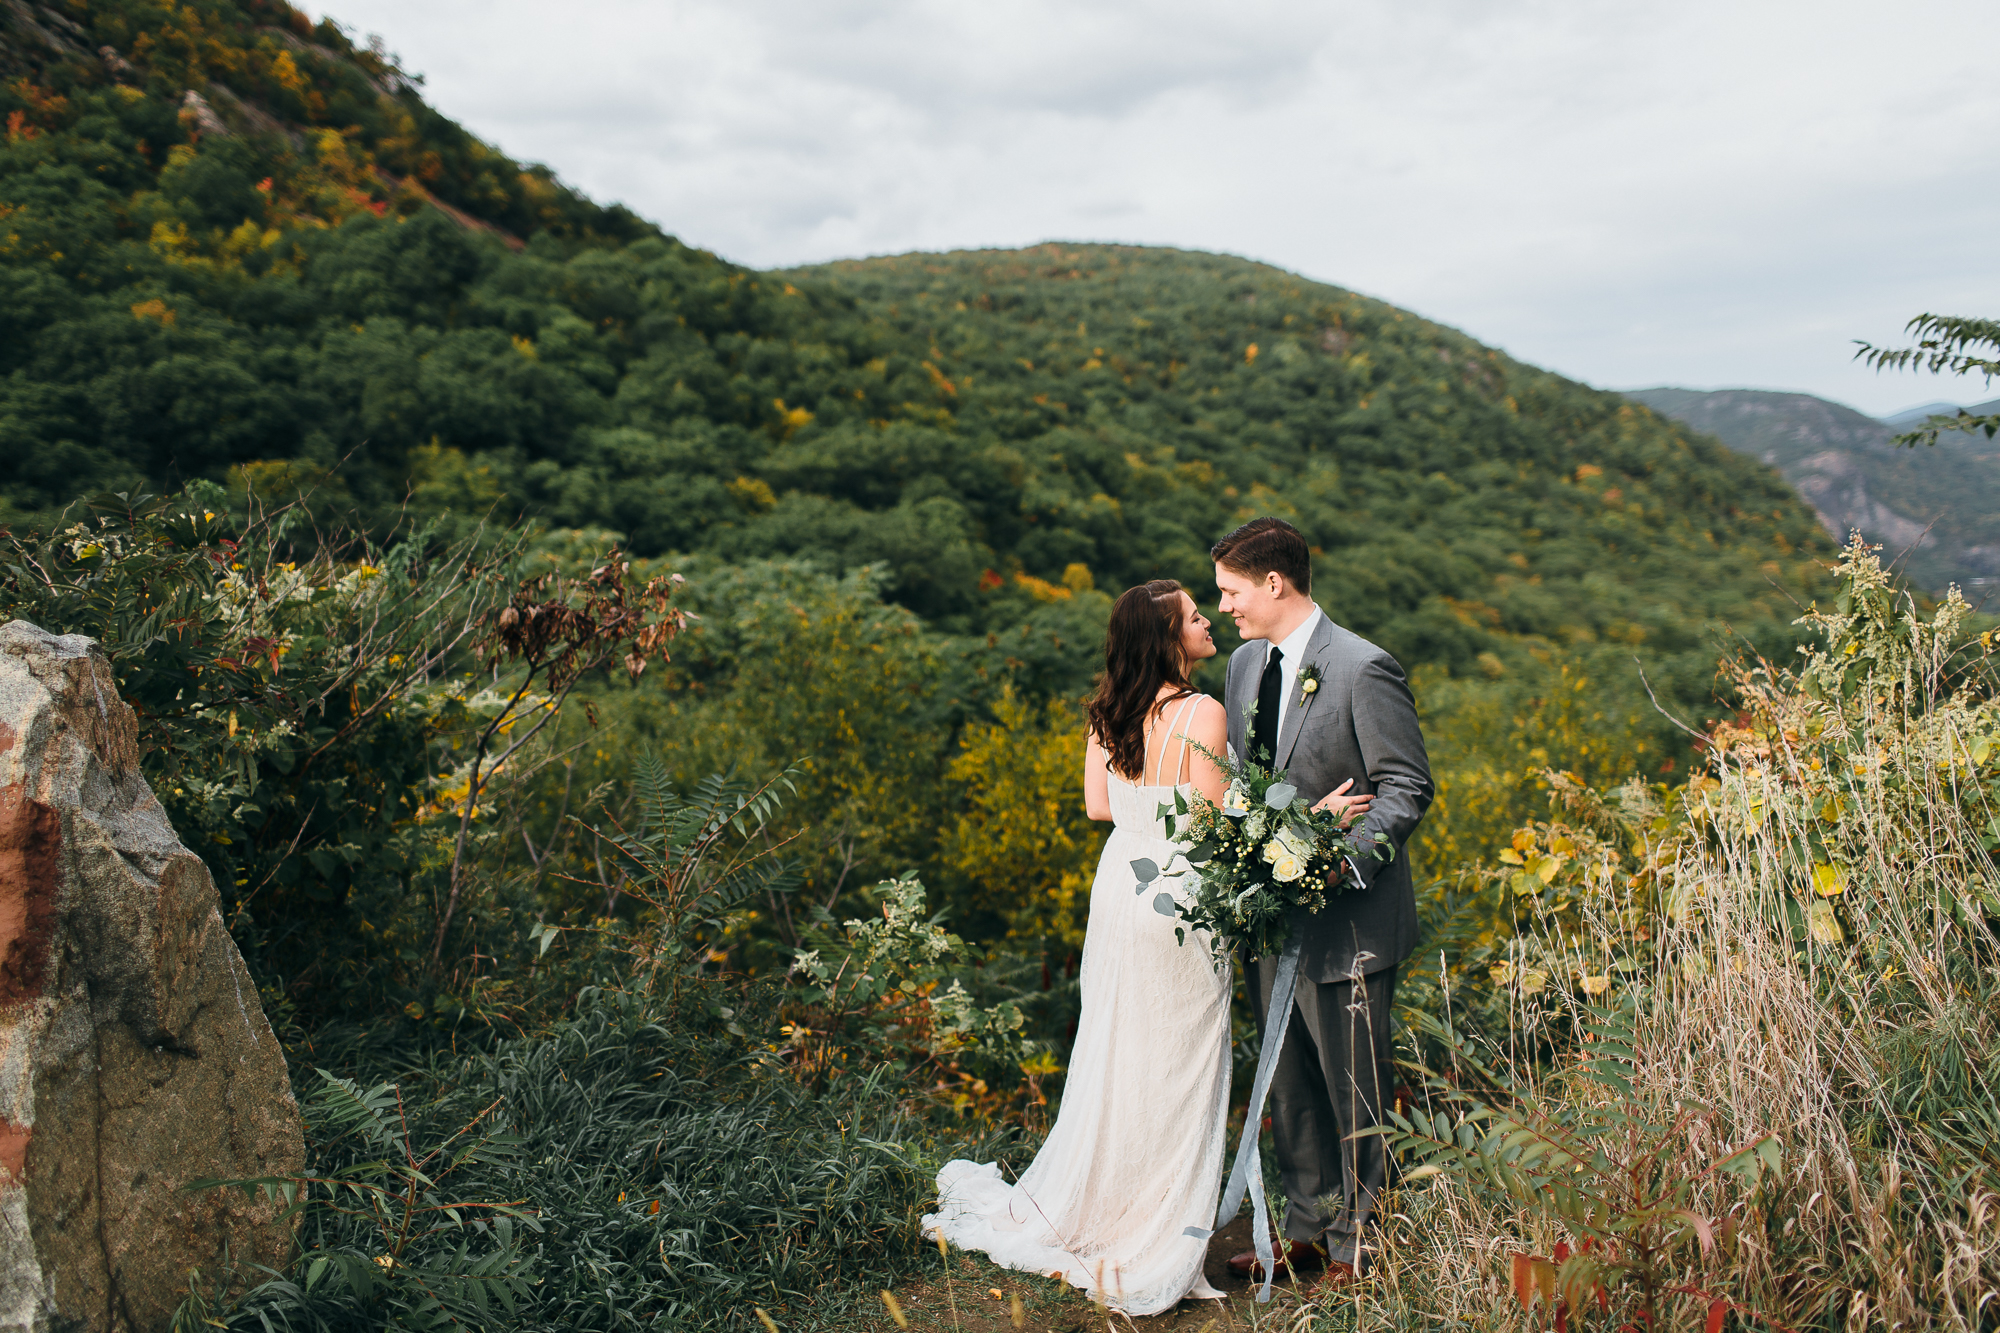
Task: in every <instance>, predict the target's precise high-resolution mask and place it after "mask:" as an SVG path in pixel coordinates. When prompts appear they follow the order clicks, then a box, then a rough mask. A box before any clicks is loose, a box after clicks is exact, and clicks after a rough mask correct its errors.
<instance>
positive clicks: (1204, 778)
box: [1187, 696, 1229, 805]
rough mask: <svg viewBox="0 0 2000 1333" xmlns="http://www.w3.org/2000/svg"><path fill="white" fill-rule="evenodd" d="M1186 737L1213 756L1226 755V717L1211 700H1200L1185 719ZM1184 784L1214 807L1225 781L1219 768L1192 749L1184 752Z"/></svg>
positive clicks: (1218, 803) (1227, 723) (1220, 799)
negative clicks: (1186, 719)
mask: <svg viewBox="0 0 2000 1333" xmlns="http://www.w3.org/2000/svg"><path fill="white" fill-rule="evenodd" d="M1187 738H1188V739H1189V740H1190V741H1193V742H1195V744H1197V745H1200V746H1202V747H1203V748H1205V749H1207V750H1209V751H1211V752H1212V753H1215V754H1227V753H1229V715H1228V714H1227V713H1225V712H1223V711H1222V705H1221V704H1220V703H1217V702H1216V701H1215V700H1214V699H1210V698H1207V697H1205V696H1204V697H1203V699H1202V701H1201V702H1200V703H1198V704H1196V705H1195V709H1194V716H1193V717H1191V718H1189V719H1188V729H1187ZM1187 761H1188V781H1190V782H1192V783H1193V784H1194V789H1195V790H1196V791H1198V792H1200V793H1201V794H1202V795H1203V796H1206V797H1207V798H1208V799H1209V800H1211V801H1213V802H1215V803H1216V804H1217V805H1220V804H1222V788H1223V786H1224V785H1225V783H1226V781H1227V778H1226V776H1225V775H1224V773H1223V771H1222V768H1221V766H1220V765H1218V764H1216V763H1215V761H1214V760H1212V759H1209V758H1208V757H1207V756H1206V755H1204V754H1202V753H1201V751H1200V750H1196V749H1194V748H1193V747H1192V746H1190V747H1189V749H1188V758H1187Z"/></svg>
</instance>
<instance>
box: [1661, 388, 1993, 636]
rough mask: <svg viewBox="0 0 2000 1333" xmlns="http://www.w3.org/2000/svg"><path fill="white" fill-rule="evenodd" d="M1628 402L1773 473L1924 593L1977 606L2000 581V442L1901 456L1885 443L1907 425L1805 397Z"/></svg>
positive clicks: (1749, 394) (1962, 438)
mask: <svg viewBox="0 0 2000 1333" xmlns="http://www.w3.org/2000/svg"><path fill="white" fill-rule="evenodd" d="M1626 397H1628V398H1631V399H1634V400H1635V401H1637V402H1641V403H1644V404H1645V405H1646V406H1648V407H1650V408H1652V409H1653V410H1654V411H1656V412H1659V413H1660V414H1661V415H1663V416H1669V417H1672V418H1674V419H1675V420H1677V421H1682V422H1685V423H1687V424H1688V425H1690V426H1692V427H1694V428H1695V429H1696V430H1700V431H1706V432H1708V433H1709V434H1711V435H1714V436H1716V437H1717V438H1718V439H1720V440H1721V441H1722V442H1723V443H1724V444H1726V445H1728V446H1729V447H1730V448H1732V449H1734V450H1736V451H1737V452H1738V453H1745V454H1749V455H1751V456H1753V457H1755V458H1759V459H1762V460H1763V461H1764V462H1766V463H1769V464H1770V465H1771V466H1772V467H1775V468H1777V469H1778V471H1779V472H1781V473H1783V474H1784V477H1785V480H1786V481H1789V482H1790V483H1791V484H1792V486H1793V488H1794V489H1796V490H1797V491H1798V493H1799V496H1800V498H1801V499H1803V500H1804V501H1805V502H1806V503H1807V504H1809V505H1811V506H1812V507H1813V509H1814V511H1815V512H1817V513H1818V514H1819V519H1820V522H1821V523H1822V524H1823V525H1824V526H1825V527H1826V530H1827V531H1828V532H1829V533H1831V534H1833V536H1834V537H1835V538H1836V539H1837V540H1840V541H1846V540H1847V537H1848V534H1849V533H1851V532H1855V531H1859V532H1860V533H1861V534H1862V535H1863V536H1864V537H1866V538H1868V540H1870V541H1872V542H1877V543H1879V544H1880V545H1881V546H1882V547H1883V549H1884V553H1885V555H1886V557H1887V558H1889V559H1892V560H1896V561H1898V562H1899V564H1900V565H1901V567H1902V568H1903V569H1904V570H1906V571H1907V572H1908V574H1909V576H1910V579H1911V581H1912V582H1914V583H1916V584H1917V585H1918V586H1920V587H1924V588H1928V589H1931V590H1933V591H1942V590H1943V589H1944V587H1945V585H1946V584H1949V583H1957V584H1958V585H1960V586H1961V587H1963V588H1965V589H1966V590H1967V592H1968V594H1969V595H1971V596H1972V598H1973V600H1974V601H1978V600H1980V593H1981V592H1982V591H1988V590H1990V589H1991V588H1992V587H1993V586H1994V585H1995V584H1996V583H2000V441H1993V440H1988V439H1986V438H1985V437H1984V436H1969V435H1957V434H1946V435H1944V436H1943V437H1941V438H1940V439H1939V441H1938V443H1937V445H1936V446H1935V447H1934V448H1925V449H1915V450H1912V449H1899V448H1896V447H1895V446H1893V445H1891V444H1890V443H1889V440H1890V438H1891V437H1892V436H1894V435H1895V434H1896V433H1897V431H1898V430H1903V429H1908V427H1909V425H1910V424H1912V423H1909V422H1907V421H1905V422H1903V423H1902V424H1900V425H1899V424H1897V423H1892V422H1886V421H1877V420H1875V418H1873V417H1869V416H1864V415H1862V414H1861V413H1859V412H1856V411H1855V410H1854V409H1852V408H1849V407H1843V406H1841V405H1840V404H1839V403H1830V402H1828V401H1827V400H1825V399H1824V398H1815V397H1813V396H1812V395H1811V394H1804V393H1770V392H1766V391H1764V390H1760V389H1721V390H1717V391H1715V392H1709V393H1704V392H1700V391H1697V390H1694V389H1644V390H1640V391H1638V392H1635V393H1628V394H1627V395H1626ZM1919 415H1921V414H1919Z"/></svg>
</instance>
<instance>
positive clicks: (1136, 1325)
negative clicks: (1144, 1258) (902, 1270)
mask: <svg viewBox="0 0 2000 1333" xmlns="http://www.w3.org/2000/svg"><path fill="white" fill-rule="evenodd" d="M1249 1248H1250V1219H1249V1218H1247V1217H1242V1218H1238V1219H1237V1220H1236V1221H1235V1222H1233V1223H1231V1224H1230V1225H1229V1226H1228V1227H1226V1228H1225V1229H1223V1230H1222V1231H1221V1232H1219V1233H1217V1234H1216V1235H1215V1236H1214V1238H1212V1239H1211V1240H1210V1241H1209V1243H1208V1262H1207V1263H1206V1264H1205V1265H1204V1271H1205V1273H1206V1275H1207V1277H1208V1281H1209V1285H1210V1286H1213V1287H1215V1288H1216V1289H1217V1290H1220V1291H1226V1292H1228V1293H1230V1300H1229V1301H1227V1302H1222V1301H1182V1302H1181V1303H1180V1304H1179V1305H1177V1306H1175V1307H1174V1308H1173V1309H1171V1310H1167V1311H1164V1312H1162V1313H1160V1314H1156V1315H1148V1316H1147V1317H1145V1318H1143V1319H1130V1320H1128V1319H1126V1318H1124V1317H1122V1316H1116V1317H1110V1318H1107V1316H1106V1315H1105V1312H1104V1310H1103V1309H1102V1308H1100V1307H1098V1306H1096V1305H1093V1304H1092V1303H1091V1302H1090V1300H1089V1298H1087V1297H1086V1296H1084V1294H1083V1293H1082V1292H1080V1291H1078V1290H1077V1289H1076V1288H1074V1287H1072V1286H1070V1285H1069V1284H1068V1283H1067V1282H1062V1281H1057V1280H1055V1279H1051V1278H1046V1277H1033V1276H1030V1275H1029V1274H1026V1273H1015V1272H1011V1271H1009V1270H1007V1269H1004V1268H996V1267H995V1266H993V1265H992V1264H989V1263H987V1262H986V1261H985V1260H984V1259H983V1258H982V1257H980V1256H978V1255H974V1254H954V1255H953V1256H952V1258H951V1270H952V1277H951V1281H950V1283H949V1285H948V1288H947V1284H946V1283H945V1282H944V1281H943V1280H942V1279H940V1278H935V1277H933V1278H927V1279H925V1280H923V1281H921V1282H909V1283H905V1284H903V1285H902V1286H900V1287H897V1288H896V1289H895V1291H894V1295H895V1297H896V1300H897V1302H898V1304H899V1305H900V1306H901V1307H902V1311H903V1316H904V1318H906V1319H907V1320H909V1326H910V1328H912V1329H917V1330H924V1331H925V1333H937V1331H939V1330H942V1331H943V1333H953V1330H962V1333H1014V1329H1015V1324H1014V1321H1013V1317H1012V1309H1013V1298H1014V1297H1015V1296H1017V1295H1018V1296H1019V1297H1020V1298H1021V1305H1022V1313H1023V1321H1022V1323H1021V1325H1020V1327H1021V1328H1022V1329H1024V1330H1026V1333H1099V1330H1103V1329H1105V1328H1107V1327H1109V1328H1111V1329H1115V1330H1119V1331H1120V1333H1123V1331H1124V1330H1137V1333H1167V1331H1168V1330H1171V1331H1172V1333H1201V1331H1202V1330H1203V1329H1204V1328H1206V1329H1208V1330H1209V1333H1226V1331H1227V1330H1236V1329H1242V1330H1250V1329H1255V1328H1263V1329H1272V1328H1274V1327H1275V1328H1280V1329H1282V1328H1284V1327H1285V1326H1286V1325H1287V1324H1289V1323H1290V1319H1289V1317H1288V1316H1289V1312H1290V1311H1291V1310H1293V1309H1295V1308H1296V1307H1297V1306H1298V1305H1299V1303H1300V1302H1299V1299H1298V1297H1297V1295H1296V1294H1295V1293H1293V1292H1291V1291H1289V1290H1288V1289H1287V1288H1286V1287H1285V1286H1284V1285H1283V1284H1280V1285H1278V1286H1277V1287H1275V1288H1274V1289H1273V1290H1272V1293H1271V1303H1270V1304H1269V1305H1265V1306H1262V1307H1258V1306H1256V1305H1255V1304H1254V1303H1253V1301H1252V1296H1253V1294H1254V1292H1255V1288H1254V1287H1253V1286H1252V1285H1251V1284H1250V1283H1247V1282H1245V1281H1243V1280H1242V1279H1240V1278H1237V1277H1235V1276H1233V1275H1231V1273H1230V1272H1229V1267H1228V1261H1229V1256H1230V1255H1232V1254H1240V1253H1242V1252H1243V1251H1244V1250H1247V1249H1249ZM1317 1276H1318V1274H1316V1273H1308V1274H1306V1275H1305V1278H1304V1280H1305V1282H1306V1283H1308V1284H1310V1283H1311V1282H1312V1281H1313V1280H1314V1279H1315V1278H1317ZM954 1310H955V1317H954ZM862 1327H865V1328H867V1329H869V1330H870V1333H876V1330H880V1333H895V1330H896V1325H895V1323H894V1322H893V1321H892V1320H891V1319H890V1318H889V1315H888V1312H887V1310H886V1309H884V1310H883V1311H882V1313H881V1315H880V1316H879V1317H878V1318H877V1319H875V1320H874V1321H873V1322H872V1323H868V1324H865V1325H862Z"/></svg>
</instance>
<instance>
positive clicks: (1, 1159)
mask: <svg viewBox="0 0 2000 1333" xmlns="http://www.w3.org/2000/svg"><path fill="white" fill-rule="evenodd" d="M138 760H139V754H138V747H137V744H136V741H135V739H134V727H133V718H132V712H131V709H129V708H128V707H126V705H125V704H124V702H123V701H122V700H120V699H119V697H118V695H117V692H116V690H115V688H114V684H113V678H112V674H111V670H110V667H109V665H108V664H107V662H106V661H105V659H104V656H103V655H102V653H100V652H99V651H98V650H97V647H96V645H95V644H94V643H93V642H92V641H91V640H89V639H85V638H79V637H56V636H53V635H49V634H45V633H43V632H42V631H41V630H39V629H37V628H35V627H34V626H32V625H29V624H27V623H26V622H24V621H18V620H17V621H14V622H12V623H10V624H7V625H5V626H0V1333H13V1331H14V1330H24V1331H25V1330H34V1331H35V1333H44V1331H46V1333H72V1331H74V1333H83V1331H84V1330H88V1331H89V1333H113V1331H119V1333H125V1331H130V1333H152V1330H164V1329H166V1328H167V1326H168V1324H169V1322H170V1319H171V1316H172V1312H173V1309H174V1306H175V1305H176V1304H177V1303H178V1302H179V1300H180V1298H181V1296H182V1295H183V1294H184V1293H185V1291H186V1289H187V1286H188V1280H189V1279H188V1273H189V1270H191V1269H197V1268H199V1269H202V1270H205V1271H209V1272H213V1271H214V1270H216V1269H217V1268H218V1267H219V1266H220V1265H221V1264H222V1263H223V1262H224V1260H225V1257H227V1258H230V1259H234V1260H237V1261H250V1262H257V1263H266V1264H273V1265H276V1264H279V1263H281V1262H282V1261H283V1260H284V1259H285V1257H286V1255H287V1252H288V1250H289V1247H290V1245H291V1233H290V1230H289V1227H288V1226H287V1225H286V1224H285V1223H282V1222H280V1221H279V1220H278V1208H277V1207H276V1206H275V1205H273V1204H270V1203H267V1202H264V1201H262V1200H254V1201H253V1200H252V1199H250V1198H248V1197H246V1196H245V1195H244V1194H243V1193H241V1192H240V1191H234V1190H229V1191H223V1190H207V1191H199V1192H190V1191H186V1190H184V1189H183V1188H182V1186H183V1185H185V1184H186V1183H187V1182H188V1181H190V1180H194V1179H198V1178H201V1177H205V1176H207V1177H251V1176H265V1175H296V1174H298V1173H299V1172H301V1171H302V1170H303V1169H304V1157H305V1150H304V1143H303V1140H302V1137H301V1132H300V1123H299V1115H298V1108H297V1106H296V1105H295V1103H294V1102H293V1100H292V1093H291V1087H290V1083H289V1081H288V1079H287V1076H286V1072H285V1061H284V1056H283V1053H282V1052H281V1051H280V1050H279V1048H278V1044H277V1040H276V1038H275V1037H274V1036H273V1034H272V1032H271V1028H270V1025H269V1024H268V1023H267V1022H266V1021H265V1019H264V1014H263V1011H262V1010H261V1009H260V1008H259V1007H258V1004H257V995H256V991H255V989H254V987H253V986H252V984H251V980H250V977H249V975H248V973H247V972H246V971H245V970H244V966H243V960H242V958H241V957H240V956H239V955H238V954H237V952H236V947H235V945H234V943H233V942H232V941H231V940H230V938H229V934H228V931H227V930H226V929H225V928H224V926H223V923H222V918H221V915H220V913H219V912H218V910H217V899H216V893H215V886H214V884H213V883H212V882H211V881H210V879H209V874H208V869H207V867H206V866H204V865H203V864H202V862H201V861H200V859H198V858H197V857H195V856H194V855H193V854H192V853H190V852H189V851H188V850H187V849H186V848H185V847H183V846H182V845H181V844H180V841H179V839H178V838H176V837H175V836H174V830H173V827H172V825H170V824H169V823H168V822H167V817H166V814H165V812H164V811H163V810H162V809H161V808H160V804H159V802H158V801H157V800H155V799H154V798H153V793H152V791H151V790H150V789H149V788H148V787H147V785H146V782H145V780H144V779H143V778H142V777H141V776H140V775H139V767H138Z"/></svg>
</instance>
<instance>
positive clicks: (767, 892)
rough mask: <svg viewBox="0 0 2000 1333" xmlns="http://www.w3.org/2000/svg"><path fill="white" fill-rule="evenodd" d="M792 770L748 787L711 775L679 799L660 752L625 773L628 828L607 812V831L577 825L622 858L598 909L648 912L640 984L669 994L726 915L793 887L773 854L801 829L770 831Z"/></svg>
mask: <svg viewBox="0 0 2000 1333" xmlns="http://www.w3.org/2000/svg"><path fill="white" fill-rule="evenodd" d="M797 772H798V770H797V769H796V767H788V768H786V769H784V770H783V771H781V772H779V773H777V774H776V775H774V776H773V777H771V778H769V779H767V780H765V781H764V782H762V783H757V784H751V783H747V782H744V781H742V780H741V779H739V778H737V777H736V775H735V774H734V773H733V772H732V773H719V774H711V775H710V776H709V777H706V778H704V779H702V780H701V781H700V782H699V783H697V784H695V786H694V788H693V790H692V791H690V792H686V793H683V792H682V791H681V790H680V789H678V788H677V787H676V786H675V785H674V782H673V779H672V777H671V775H670V774H669V773H668V772H667V768H666V765H665V764H663V763H661V762H660V759H659V756H658V755H656V754H644V755H641V756H640V757H639V761H638V763H637V765H636V771H635V772H634V775H633V789H634V796H635V798H636V813H635V819H634V822H633V824H632V827H630V828H629V829H628V828H626V827H625V826H624V825H623V824H622V823H621V822H619V821H618V820H617V818H616V817H615V816H613V815H611V813H610V812H609V811H607V812H606V819H607V823H608V824H609V825H610V827H609V828H608V829H606V828H604V827H601V826H598V825H593V824H589V823H586V822H584V821H582V820H579V821H578V822H579V823H582V824H583V826H584V827H585V828H586V829H588V830H589V832H590V833H591V835H592V836H593V837H595V838H596V839H598V840H599V841H600V842H601V843H603V844H604V845H606V846H608V847H609V848H610V849H611V850H612V852H613V853H615V854H616V855H617V857H619V858H621V862H622V863H621V873H620V877H619V880H618V883H617V885H616V886H615V887H614V888H612V890H611V897H610V898H608V899H607V903H606V907H607V910H608V909H609V908H610V907H612V906H615V905H616V899H617V897H619V896H626V897H630V898H632V899H634V900H635V901H637V902H640V903H643V904H644V905H645V907H646V908H647V910H648V912H649V914H650V919H649V921H648V923H647V925H646V927H645V929H644V930H643V932H642V934H641V935H640V937H639V938H638V939H637V940H636V941H635V951H636V957H637V959H638V960H639V963H640V966H641V967H642V968H643V969H644V973H645V977H646V984H647V985H649V986H651V985H655V984H664V986H665V987H666V988H667V989H668V990H669V991H672V990H675V989H678V988H679V986H680V985H681V984H682V982H683V981H684V980H685V978H686V977H687V976H689V975H690V973H691V972H693V971H696V970H698V969H699V968H700V967H701V966H702V965H703V964H704V963H705V962H706V961H707V954H708V952H709V948H710V944H711V942H712V941H714V940H716V939H718V938H720V937H721V936H723V935H724V934H725V932H726V931H727V929H728V924H729V917H730V916H731V914H732V913H734V912H736V911H737V910H738V909H739V908H741V907H742V906H743V904H745V903H746V902H749V901H751V900H752V899H755V898H757V897H758V896H760V895H762V896H765V897H767V898H770V899H775V898H776V897H777V896H778V895H780V894H785V893H790V892H791V891H792V890H793V889H794V888H795V887H797V882H798V880H797V874H796V871H795V870H794V868H793V866H792V865H791V863H790V862H788V861H787V860H785V859H784V858H783V857H782V856H781V855H780V853H781V852H782V851H783V850H784V849H785V847H787V846H788V845H789V844H790V843H792V842H793V841H795V840H796V839H797V838H798V837H799V836H800V833H799V832H798V831H793V832H791V833H789V834H783V835H775V834H774V833H773V831H772V828H771V824H772V820H773V818H774V817H775V816H776V815H777V813H778V811H779V809H780V808H781V807H782V805H783V802H784V797H785V795H786V794H787V793H790V792H792V791H794V790H796V785H795V779H796V777H797ZM544 951H545V952H546V945H545V946H544Z"/></svg>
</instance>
